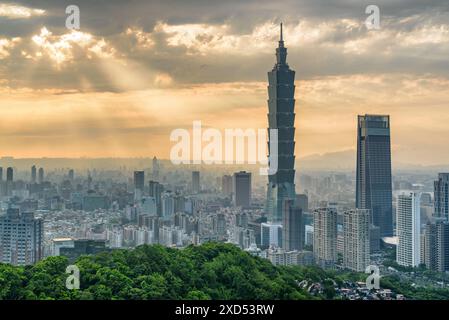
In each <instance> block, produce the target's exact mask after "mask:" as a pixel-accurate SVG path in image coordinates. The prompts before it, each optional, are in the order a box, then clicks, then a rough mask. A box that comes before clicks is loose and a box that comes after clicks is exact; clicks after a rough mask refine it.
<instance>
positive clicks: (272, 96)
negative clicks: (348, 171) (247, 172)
mask: <svg viewBox="0 0 449 320" xmlns="http://www.w3.org/2000/svg"><path fill="white" fill-rule="evenodd" d="M268 82H269V85H268V127H269V129H277V132H278V148H277V149H278V150H277V151H278V152H277V153H278V156H277V157H278V169H277V172H276V173H274V174H272V175H269V176H268V188H267V207H266V210H267V215H268V220H269V221H270V222H273V223H280V222H282V210H283V204H284V201H285V200H286V199H291V200H295V195H296V193H295V183H294V179H295V154H294V152H295V71H293V70H291V69H290V67H289V66H288V64H287V48H285V47H284V39H283V34H282V23H281V36H280V39H279V46H278V48H276V64H275V65H274V67H273V69H272V70H271V71H270V72H268ZM270 144H271V141H270ZM269 152H271V151H270V150H269Z"/></svg>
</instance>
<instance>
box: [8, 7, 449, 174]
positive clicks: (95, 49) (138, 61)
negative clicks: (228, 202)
mask: <svg viewBox="0 0 449 320" xmlns="http://www.w3.org/2000/svg"><path fill="white" fill-rule="evenodd" d="M72 4H75V5H77V6H78V7H79V8H80V13H81V20H80V22H81V26H80V27H81V28H80V30H79V31H71V30H68V29H66V27H65V21H66V18H67V14H66V13H65V9H66V7H67V6H68V5H72ZM369 4H376V5H378V6H379V8H380V13H381V25H380V29H379V30H368V29H367V28H366V26H365V19H366V17H367V16H368V15H367V14H366V13H365V8H366V6H367V5H369ZM281 21H283V22H284V38H285V43H286V46H287V47H288V62H289V65H290V66H291V67H292V68H293V69H294V70H296V86H297V87H296V99H297V102H296V113H297V118H296V127H297V134H296V141H297V150H296V154H297V157H298V158H301V157H304V156H308V155H313V154H322V153H329V152H339V151H346V150H351V149H355V142H356V116H357V114H365V113H382V114H390V115H391V124H392V145H393V161H395V162H402V163H414V164H423V165H432V164H447V163H449V147H448V141H449V3H448V1H447V0H440V1H437V0H435V1H432V0H421V1H418V0H385V1H380V0H377V1H372V0H371V1H360V0H359V1H356V0H340V1H330V0H313V1H312V0H310V1H306V0H286V1H282V0H281V1H273V0H244V1H243V0H239V1H237V0H229V1H222V0H220V1H218V0H164V1H155V0H152V1H143V0H142V1H137V0H128V1H118V0H97V1H88V0H83V1H81V0H70V1H62V0H42V1H35V0H33V1H15V2H0V110H1V116H0V155H1V156H4V155H10V156H15V157H41V156H46V157H61V156H62V157H80V156H86V157H102V156H120V157H132V156H152V155H158V156H159V157H161V158H167V157H168V155H169V151H170V148H171V146H172V143H171V142H170V141H169V135H170V132H171V131H172V130H173V129H176V128H191V126H192V121H193V120H200V121H202V124H203V126H204V127H206V126H208V127H215V128H218V129H224V128H264V127H266V125H267V123H266V122H267V119H266V113H267V103H266V99H267V93H266V86H267V79H266V78H267V74H266V73H267V71H269V70H270V69H271V68H272V66H273V64H274V60H275V57H274V49H275V47H276V46H277V40H278V33H279V27H278V24H279V22H281Z"/></svg>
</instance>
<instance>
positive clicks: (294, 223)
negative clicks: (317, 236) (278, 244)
mask: <svg viewBox="0 0 449 320" xmlns="http://www.w3.org/2000/svg"><path fill="white" fill-rule="evenodd" d="M283 208H284V213H283V221H282V248H283V249H284V250H285V251H293V250H298V251H300V250H302V249H303V247H304V221H303V215H302V209H301V208H300V207H298V206H296V205H295V201H294V200H290V199H285V200H284V205H283Z"/></svg>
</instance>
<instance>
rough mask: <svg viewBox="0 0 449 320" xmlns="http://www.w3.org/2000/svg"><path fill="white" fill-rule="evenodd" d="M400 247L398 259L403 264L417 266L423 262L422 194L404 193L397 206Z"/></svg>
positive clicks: (397, 254)
mask: <svg viewBox="0 0 449 320" xmlns="http://www.w3.org/2000/svg"><path fill="white" fill-rule="evenodd" d="M396 212H397V235H398V248H397V251H396V261H397V263H398V264H400V265H402V266H408V267H417V266H419V264H420V263H421V261H420V260H421V259H420V258H421V257H420V256H421V221H420V194H419V193H417V192H410V193H403V194H400V195H399V196H398V200H397V206H396Z"/></svg>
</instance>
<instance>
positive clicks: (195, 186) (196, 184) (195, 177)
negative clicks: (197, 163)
mask: <svg viewBox="0 0 449 320" xmlns="http://www.w3.org/2000/svg"><path fill="white" fill-rule="evenodd" d="M200 190H201V187H200V172H199V171H192V192H193V193H199V192H200Z"/></svg>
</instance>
